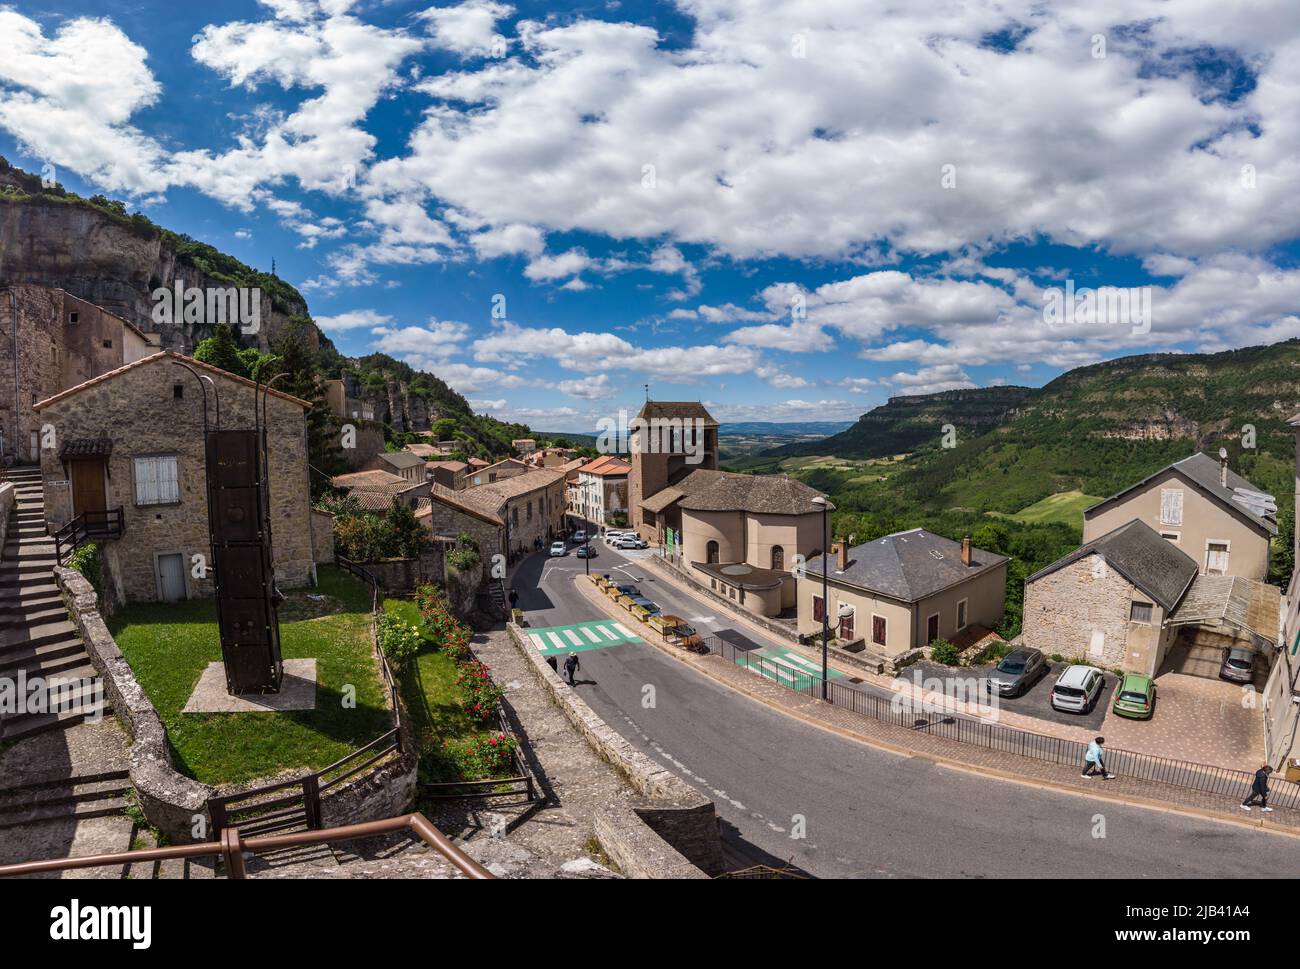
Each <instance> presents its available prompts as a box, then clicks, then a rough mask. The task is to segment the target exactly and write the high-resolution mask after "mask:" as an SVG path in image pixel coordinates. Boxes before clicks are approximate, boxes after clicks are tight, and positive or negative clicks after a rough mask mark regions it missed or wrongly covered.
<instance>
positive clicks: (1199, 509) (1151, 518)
mask: <svg viewBox="0 0 1300 969" xmlns="http://www.w3.org/2000/svg"><path fill="white" fill-rule="evenodd" d="M1134 520H1137V521H1141V522H1144V523H1145V524H1147V525H1148V526H1150V528H1152V529H1153V530H1154V531H1155V532H1157V533H1158V534H1159V535H1160V536H1161V537H1162V538H1164V539H1165V540H1166V541H1168V542H1170V543H1172V544H1173V545H1175V546H1177V547H1178V548H1179V549H1181V550H1182V551H1184V552H1186V553H1187V555H1189V556H1190V557H1191V558H1192V560H1193V561H1195V562H1196V567H1197V570H1198V571H1200V572H1201V573H1202V574H1205V575H1239V576H1242V577H1244V578H1247V579H1255V580H1258V581H1262V580H1264V579H1266V578H1267V577H1268V559H1269V542H1270V541H1271V540H1272V538H1273V537H1274V536H1276V535H1277V509H1276V504H1275V503H1274V501H1273V499H1272V497H1271V496H1268V495H1265V494H1263V493H1262V492H1260V491H1259V489H1258V488H1256V487H1255V486H1254V485H1253V484H1251V483H1250V482H1249V481H1247V480H1246V479H1245V478H1243V477H1241V476H1240V475H1238V474H1236V473H1235V472H1234V471H1232V470H1231V469H1230V468H1229V467H1228V461H1227V457H1226V456H1224V457H1222V458H1221V459H1220V460H1219V461H1215V460H1214V459H1213V458H1211V457H1209V456H1208V455H1205V454H1201V453H1199V452H1198V453H1196V454H1193V455H1192V456H1191V457H1187V458H1183V459H1182V460H1181V461H1177V462H1175V463H1174V464H1171V465H1169V466H1168V467H1165V468H1161V469H1160V470H1159V471H1157V472H1155V473H1154V474H1151V475H1148V476H1147V477H1145V478H1143V479H1142V480H1141V481H1139V482H1138V483H1137V484H1135V485H1133V486H1131V487H1129V488H1125V489H1124V490H1123V491H1121V492H1119V493H1118V494H1115V495H1112V496H1111V497H1109V498H1107V499H1106V500H1105V501H1102V502H1099V503H1097V504H1095V505H1093V506H1092V507H1091V508H1088V509H1085V511H1084V513H1083V541H1084V543H1085V544H1086V543H1088V542H1090V541H1092V540H1093V539H1095V538H1099V537H1101V536H1102V535H1105V534H1107V533H1109V532H1112V531H1114V530H1115V529H1116V528H1118V527H1120V526H1121V525H1124V524H1127V523H1128V522H1130V521H1134Z"/></svg>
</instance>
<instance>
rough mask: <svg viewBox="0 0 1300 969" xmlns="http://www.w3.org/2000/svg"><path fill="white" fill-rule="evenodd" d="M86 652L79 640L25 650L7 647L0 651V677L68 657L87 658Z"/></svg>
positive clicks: (47, 644)
mask: <svg viewBox="0 0 1300 969" xmlns="http://www.w3.org/2000/svg"><path fill="white" fill-rule="evenodd" d="M89 655H90V654H88V653H87V652H86V647H85V644H83V643H82V642H81V640H80V639H72V640H64V641H62V642H57V643H46V644H43V645H40V646H33V647H30V648H27V649H22V648H19V647H9V648H8V649H5V650H3V651H0V676H9V675H14V676H16V675H17V674H18V671H19V670H20V669H27V668H28V667H31V666H34V665H37V664H39V663H46V662H49V661H50V660H56V659H65V658H67V657H70V656H85V657H87V658H89Z"/></svg>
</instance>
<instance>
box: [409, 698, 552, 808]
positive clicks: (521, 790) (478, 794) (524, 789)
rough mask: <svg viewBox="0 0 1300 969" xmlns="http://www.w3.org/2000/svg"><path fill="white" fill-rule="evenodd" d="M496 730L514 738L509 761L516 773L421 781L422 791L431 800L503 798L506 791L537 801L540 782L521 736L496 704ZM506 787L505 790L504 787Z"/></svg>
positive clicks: (529, 800)
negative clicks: (526, 754)
mask: <svg viewBox="0 0 1300 969" xmlns="http://www.w3.org/2000/svg"><path fill="white" fill-rule="evenodd" d="M496 716H497V729H498V731H499V732H500V733H502V734H505V735H506V736H507V737H510V738H512V739H514V741H515V748H514V751H513V752H512V753H511V757H510V762H511V765H512V767H513V771H514V773H512V774H511V775H510V776H509V777H483V778H479V779H476V780H472V781H437V782H433V783H427V784H421V785H420V792H421V793H422V794H423V795H424V796H425V797H427V798H429V799H430V800H435V801H450V800H466V799H474V798H485V797H500V796H503V795H506V794H522V795H524V798H525V800H526V801H527V802H528V803H529V804H531V803H533V802H534V801H536V800H537V783H536V781H535V780H534V779H533V772H532V770H531V769H530V768H529V767H528V762H527V761H525V760H524V755H523V746H522V744H520V743H519V738H517V737H515V733H514V731H513V730H511V729H510V722H509V721H508V720H507V719H506V713H505V710H504V709H502V707H501V705H500V704H497V709H496ZM503 788H504V789H503Z"/></svg>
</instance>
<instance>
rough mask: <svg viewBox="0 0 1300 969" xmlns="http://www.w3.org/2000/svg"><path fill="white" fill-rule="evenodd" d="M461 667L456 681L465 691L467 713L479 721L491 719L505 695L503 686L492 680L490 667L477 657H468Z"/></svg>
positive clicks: (472, 718)
mask: <svg viewBox="0 0 1300 969" xmlns="http://www.w3.org/2000/svg"><path fill="white" fill-rule="evenodd" d="M459 667H460V675H459V676H457V677H456V683H457V685H458V686H460V688H461V689H462V690H463V691H464V692H465V697H466V699H465V715H466V716H467V717H469V718H470V719H471V720H477V721H479V722H483V721H486V720H490V719H491V718H492V714H493V713H495V712H496V708H497V704H498V703H500V702H501V697H502V696H504V693H503V691H502V689H501V687H499V686H497V685H496V684H495V683H493V682H492V677H491V676H490V675H489V671H488V667H487V666H486V665H485V664H483V663H480V662H479V661H478V660H476V659H467V660H465V661H463V662H461V663H460V664H459Z"/></svg>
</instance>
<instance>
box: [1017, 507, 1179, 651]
mask: <svg viewBox="0 0 1300 969" xmlns="http://www.w3.org/2000/svg"><path fill="white" fill-rule="evenodd" d="M1196 575H1197V567H1196V561H1195V560H1194V559H1192V558H1191V556H1189V555H1188V554H1187V553H1186V552H1184V551H1183V550H1182V549H1180V548H1178V547H1177V546H1176V545H1174V544H1173V543H1171V542H1170V541H1169V540H1167V539H1164V538H1161V537H1160V533H1159V532H1157V531H1156V530H1155V529H1153V528H1152V527H1151V526H1150V525H1148V524H1146V522H1143V521H1137V520H1134V521H1130V522H1128V523H1127V524H1124V525H1121V526H1120V527H1119V528H1116V529H1114V530H1113V531H1110V532H1107V533H1106V534H1105V535H1102V536H1100V537H1098V538H1094V539H1092V540H1091V541H1088V542H1085V543H1084V544H1083V545H1082V546H1081V547H1079V548H1078V549H1076V550H1075V551H1073V552H1071V553H1070V554H1069V555H1066V556H1064V557H1063V558H1061V559H1058V560H1057V561H1055V562H1053V563H1052V564H1051V565H1049V566H1047V567H1046V568H1044V569H1040V570H1039V571H1037V572H1035V573H1034V574H1033V575H1031V576H1029V578H1027V579H1026V580H1025V610H1024V632H1023V636H1024V643H1025V645H1026V646H1033V647H1034V648H1036V649H1040V650H1042V651H1043V652H1044V653H1046V654H1048V655H1053V654H1059V655H1062V656H1066V657H1069V658H1071V659H1080V660H1086V661H1087V662H1089V663H1092V664H1094V665H1101V666H1109V667H1120V668H1122V669H1125V670H1129V671H1132V672H1137V673H1146V674H1148V675H1154V674H1155V672H1156V670H1157V669H1159V667H1160V664H1161V662H1162V661H1163V659H1164V657H1165V654H1166V653H1167V652H1168V651H1169V648H1170V647H1171V646H1172V645H1173V642H1174V637H1175V634H1176V630H1175V629H1174V627H1173V626H1172V625H1170V624H1169V623H1168V622H1167V620H1168V618H1169V616H1170V615H1171V614H1172V613H1173V612H1174V610H1175V609H1176V608H1177V607H1178V604H1179V603H1180V602H1181V601H1182V600H1183V597H1184V596H1185V595H1186V594H1187V591H1188V589H1190V588H1191V586H1192V581H1193V580H1194V579H1195V578H1196Z"/></svg>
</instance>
